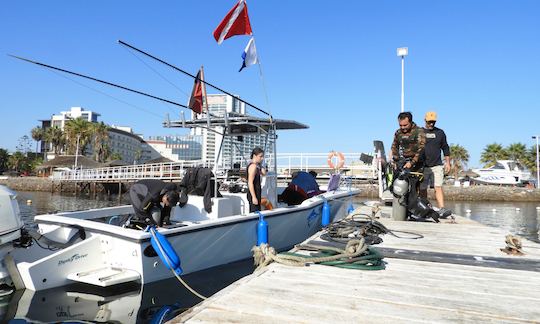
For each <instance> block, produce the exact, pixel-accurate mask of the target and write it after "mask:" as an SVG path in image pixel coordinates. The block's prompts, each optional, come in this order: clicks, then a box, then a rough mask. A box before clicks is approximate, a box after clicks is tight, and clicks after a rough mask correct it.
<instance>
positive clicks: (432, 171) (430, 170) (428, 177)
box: [420, 165, 444, 190]
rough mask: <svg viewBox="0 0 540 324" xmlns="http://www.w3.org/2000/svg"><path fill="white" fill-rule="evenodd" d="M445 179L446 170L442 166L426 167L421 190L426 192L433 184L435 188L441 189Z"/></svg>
mask: <svg viewBox="0 0 540 324" xmlns="http://www.w3.org/2000/svg"><path fill="white" fill-rule="evenodd" d="M443 179H444V168H443V166H442V165H436V166H432V167H424V180H423V181H422V183H421V184H420V189H422V190H426V189H427V188H428V187H429V185H430V184H431V183H433V185H434V186H435V187H441V186H442V184H443Z"/></svg>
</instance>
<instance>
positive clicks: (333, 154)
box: [326, 151, 345, 170]
mask: <svg viewBox="0 0 540 324" xmlns="http://www.w3.org/2000/svg"><path fill="white" fill-rule="evenodd" d="M334 157H337V159H338V163H337V165H334V162H332V158H334ZM326 162H327V163H328V166H329V167H330V169H334V170H339V169H341V168H343V165H345V156H343V153H341V152H336V151H332V152H330V153H329V154H328V159H327V160H326Z"/></svg>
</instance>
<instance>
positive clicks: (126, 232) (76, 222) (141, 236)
mask: <svg viewBox="0 0 540 324" xmlns="http://www.w3.org/2000/svg"><path fill="white" fill-rule="evenodd" d="M340 191H342V192H337V191H332V192H331V193H330V195H331V197H327V194H329V193H323V194H321V195H318V196H314V197H311V198H309V199H306V200H305V201H304V202H302V204H300V205H294V206H284V207H279V208H275V209H273V210H267V211H263V212H262V214H263V215H264V217H265V218H272V217H279V216H285V215H289V214H291V213H295V212H298V211H303V210H306V209H311V208H313V207H315V206H317V205H320V204H322V203H323V202H324V200H328V201H332V200H338V199H341V198H344V197H347V196H351V197H352V196H355V195H358V194H359V193H360V191H361V190H360V189H356V188H355V189H352V190H340ZM306 202H307V203H306ZM126 206H129V205H122V206H116V207H106V208H108V209H110V210H113V209H120V208H126ZM95 210H98V209H92V210H88V211H95ZM80 212H84V211H80ZM67 213H68V212H65V213H62V214H67ZM258 218H259V216H258V215H257V214H256V213H249V214H247V215H231V216H227V217H221V218H217V219H208V220H201V221H200V222H189V221H184V222H182V221H181V222H178V224H179V225H181V224H183V223H186V224H185V225H184V226H178V227H173V228H166V227H159V228H158V231H159V233H161V234H162V235H164V236H167V237H172V236H177V235H183V234H186V233H191V232H199V231H202V230H207V229H212V228H218V227H224V226H229V225H231V223H236V224H238V223H245V222H251V221H254V220H258ZM34 222H35V223H36V224H38V225H39V224H46V225H58V226H62V225H68V226H69V225H71V226H82V227H83V228H84V229H85V230H89V231H90V232H92V233H96V234H104V235H108V236H112V237H120V238H123V239H126V240H128V241H131V242H135V243H139V244H140V243H144V242H148V241H150V239H151V234H150V233H148V232H145V231H141V230H135V229H131V228H124V227H121V226H118V225H111V224H107V223H101V222H96V221H94V220H91V219H80V218H73V217H69V216H64V215H55V214H54V215H53V214H44V215H38V216H35V218H34Z"/></svg>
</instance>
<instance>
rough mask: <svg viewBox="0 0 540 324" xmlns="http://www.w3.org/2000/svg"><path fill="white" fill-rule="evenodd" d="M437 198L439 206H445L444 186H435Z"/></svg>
mask: <svg viewBox="0 0 540 324" xmlns="http://www.w3.org/2000/svg"><path fill="white" fill-rule="evenodd" d="M435 199H437V207H439V208H444V193H443V190H442V187H435Z"/></svg>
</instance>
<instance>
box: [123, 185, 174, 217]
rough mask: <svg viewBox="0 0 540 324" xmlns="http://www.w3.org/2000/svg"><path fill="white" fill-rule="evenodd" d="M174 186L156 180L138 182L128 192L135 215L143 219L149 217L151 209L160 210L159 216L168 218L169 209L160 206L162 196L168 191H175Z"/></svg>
mask: <svg viewBox="0 0 540 324" xmlns="http://www.w3.org/2000/svg"><path fill="white" fill-rule="evenodd" d="M175 189H176V185H175V184H173V183H165V182H163V181H161V180H157V179H144V180H139V181H137V182H136V183H135V184H133V186H131V188H130V190H129V197H130V198H131V204H132V205H133V209H134V210H135V213H136V214H137V216H139V217H140V218H142V219H144V218H145V217H147V216H149V215H150V210H151V209H152V207H154V206H155V207H158V208H160V209H161V216H162V217H168V216H169V215H170V213H171V207H169V206H165V207H162V206H161V199H162V197H163V195H164V194H165V193H166V192H167V191H169V190H175Z"/></svg>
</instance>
